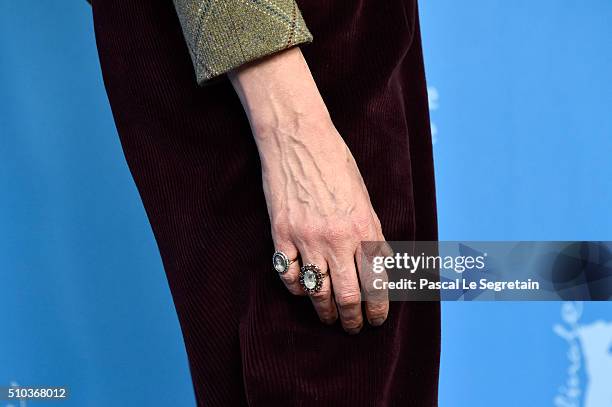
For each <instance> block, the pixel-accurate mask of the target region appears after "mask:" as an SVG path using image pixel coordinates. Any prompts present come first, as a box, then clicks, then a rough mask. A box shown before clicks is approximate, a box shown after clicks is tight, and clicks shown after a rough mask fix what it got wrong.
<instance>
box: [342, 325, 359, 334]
mask: <svg viewBox="0 0 612 407" xmlns="http://www.w3.org/2000/svg"><path fill="white" fill-rule="evenodd" d="M359 331H361V327H359V328H352V329H347V330H346V332H347V333H348V334H349V335H357V334H358V333H359Z"/></svg>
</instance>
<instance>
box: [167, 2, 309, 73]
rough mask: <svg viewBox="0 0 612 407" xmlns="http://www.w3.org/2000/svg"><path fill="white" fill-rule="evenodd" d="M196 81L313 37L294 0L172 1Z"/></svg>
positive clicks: (307, 40)
mask: <svg viewBox="0 0 612 407" xmlns="http://www.w3.org/2000/svg"><path fill="white" fill-rule="evenodd" d="M173 1H174V5H175V7H176V12H177V14H178V17H179V20H180V22H181V26H182V29H183V34H184V35H185V40H186V42H187V46H188V47H189V52H190V54H191V59H192V61H193V65H194V67H195V72H196V77H197V80H198V83H199V84H200V85H202V84H204V83H205V82H206V81H207V80H209V79H211V78H213V77H216V76H219V75H221V74H223V73H226V72H228V71H230V70H232V69H234V68H236V67H238V66H240V65H242V64H244V63H246V62H249V61H252V60H255V59H257V58H261V57H263V56H265V55H270V54H273V53H275V52H278V51H280V50H283V49H286V48H290V47H292V46H294V45H296V44H301V43H305V42H310V41H312V34H311V33H310V31H308V28H307V27H306V24H305V22H304V19H303V18H302V15H301V13H300V10H299V9H298V6H297V4H296V3H295V1H294V0H173Z"/></svg>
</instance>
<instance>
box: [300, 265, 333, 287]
mask: <svg viewBox="0 0 612 407" xmlns="http://www.w3.org/2000/svg"><path fill="white" fill-rule="evenodd" d="M326 276H327V273H323V272H321V269H319V266H317V265H316V264H312V263H309V264H305V265H303V266H302V267H301V268H300V284H301V286H302V288H303V289H304V291H306V294H309V295H312V294H316V293H318V292H319V291H321V288H322V287H323V280H324V279H325V277H326Z"/></svg>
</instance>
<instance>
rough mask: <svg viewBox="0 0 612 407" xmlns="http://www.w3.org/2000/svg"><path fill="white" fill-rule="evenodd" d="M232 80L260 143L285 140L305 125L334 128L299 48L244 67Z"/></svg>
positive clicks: (235, 73) (232, 76) (234, 72)
mask: <svg viewBox="0 0 612 407" xmlns="http://www.w3.org/2000/svg"><path fill="white" fill-rule="evenodd" d="M229 77H230V79H231V82H232V84H233V86H234V89H235V90H236V92H237V94H238V96H239V97H240V100H241V102H242V105H243V107H244V110H245V112H246V114H247V116H248V118H249V122H250V124H251V128H252V130H253V135H254V137H255V139H256V140H257V142H258V143H263V142H265V141H266V139H268V138H271V137H272V138H276V137H282V135H283V134H288V133H290V132H291V131H294V130H297V129H299V128H300V126H302V125H313V124H315V123H318V124H319V125H321V126H329V125H331V120H330V117H329V113H328V111H327V108H326V106H325V103H324V102H323V99H322V98H321V95H320V93H319V90H318V89H317V85H316V84H315V81H314V79H313V77H312V74H311V73H310V69H309V68H308V65H307V63H306V60H305V59H304V57H303V55H302V52H301V51H300V49H299V48H298V47H294V48H291V49H289V50H287V51H283V52H280V53H277V54H274V55H272V56H270V57H267V58H264V59H261V60H258V61H255V62H253V63H250V64H247V65H244V66H242V67H241V68H239V69H238V70H235V71H233V72H231V73H230V74H229ZM313 136H316V135H313Z"/></svg>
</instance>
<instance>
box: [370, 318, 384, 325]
mask: <svg viewBox="0 0 612 407" xmlns="http://www.w3.org/2000/svg"><path fill="white" fill-rule="evenodd" d="M383 322H385V319H384V318H374V319H373V320H371V321H370V325H372V326H381V325H382V324H383Z"/></svg>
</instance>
